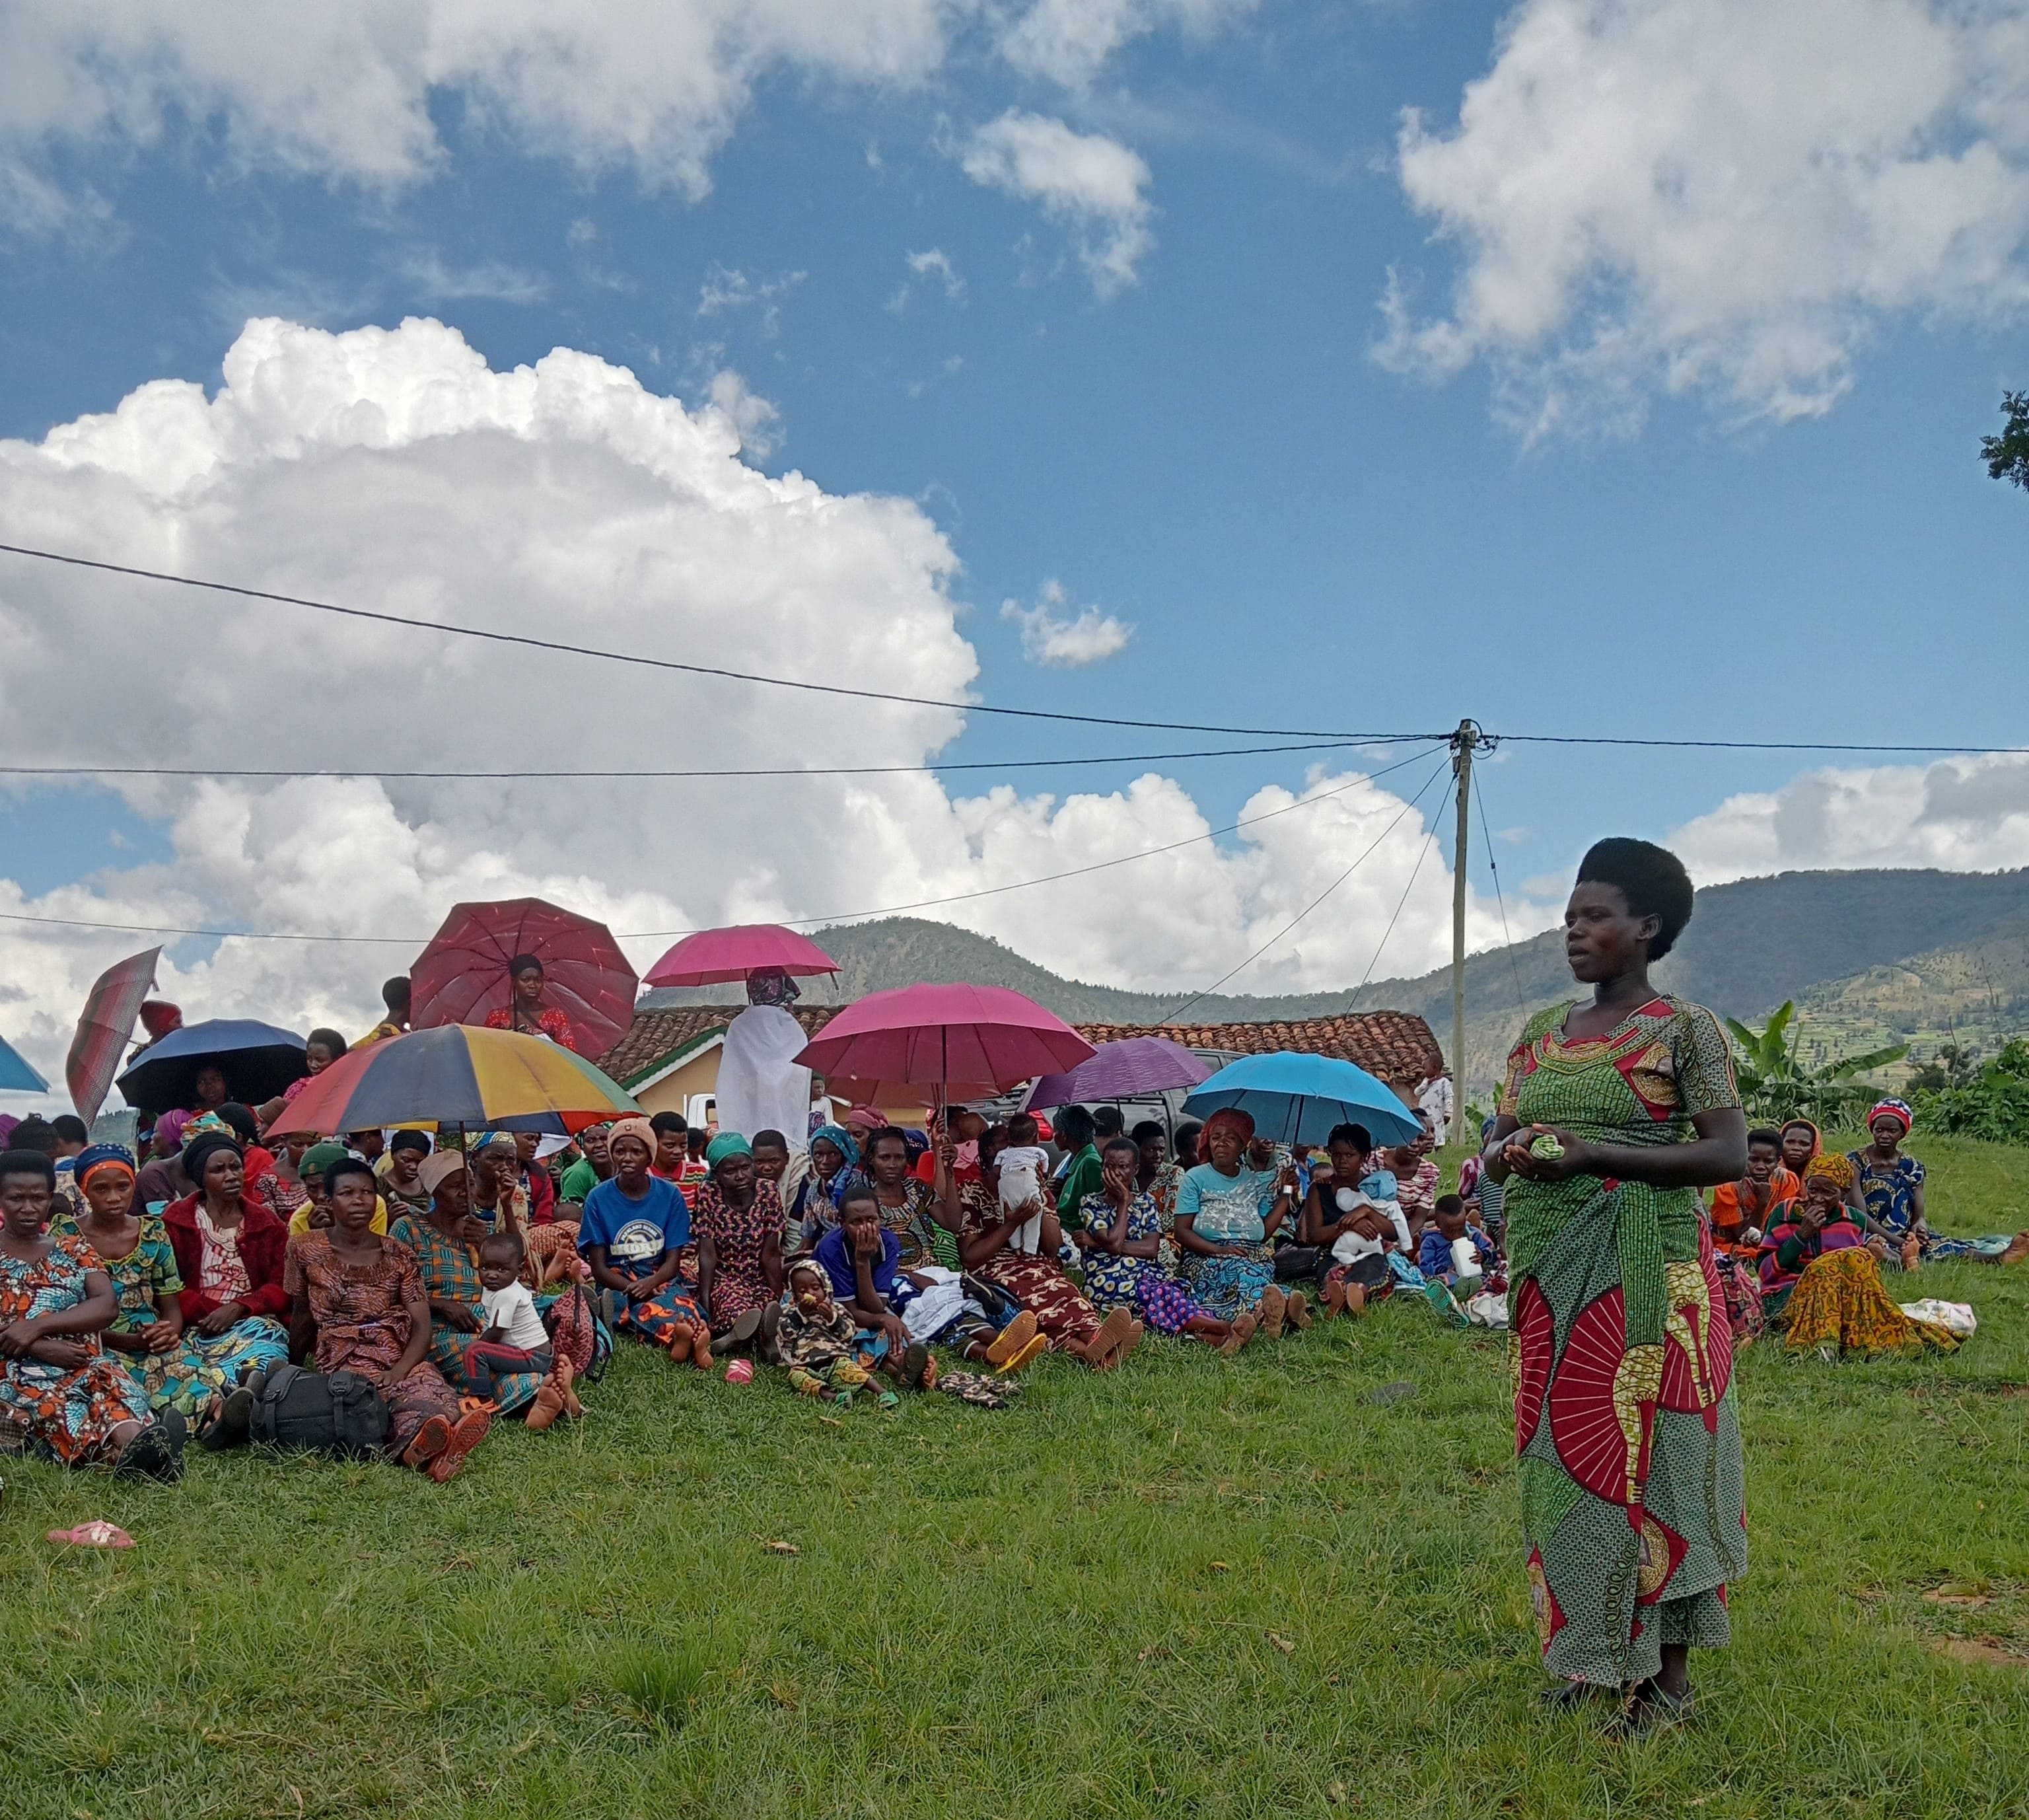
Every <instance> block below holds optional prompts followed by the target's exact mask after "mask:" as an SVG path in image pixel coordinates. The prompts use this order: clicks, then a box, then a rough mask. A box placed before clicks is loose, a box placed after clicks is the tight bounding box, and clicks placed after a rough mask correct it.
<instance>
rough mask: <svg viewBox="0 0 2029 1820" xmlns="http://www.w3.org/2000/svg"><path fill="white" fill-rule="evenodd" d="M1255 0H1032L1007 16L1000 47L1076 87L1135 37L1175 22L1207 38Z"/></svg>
mask: <svg viewBox="0 0 2029 1820" xmlns="http://www.w3.org/2000/svg"><path fill="white" fill-rule="evenodd" d="M1259 4H1260V0H1034V4H1033V5H1032V6H1029V8H1028V9H1026V11H1024V12H1022V13H1018V14H1017V15H1016V16H1015V17H1013V18H1011V19H1010V20H1008V21H1007V24H1006V26H1005V28H1003V31H1002V32H1001V35H1000V49H1001V53H1002V54H1003V56H1005V57H1006V58H1007V61H1009V62H1010V63H1011V64H1013V65H1014V67H1015V68H1016V69H1020V70H1022V71H1025V72H1027V73H1028V74H1029V75H1031V76H1047V77H1048V79H1049V80H1052V81H1053V82H1057V83H1061V84H1063V85H1064V86H1065V87H1069V88H1081V87H1084V86H1085V84H1088V83H1089V82H1090V81H1091V80H1092V78H1093V77H1094V76H1096V75H1097V74H1098V73H1099V72H1100V69H1101V68H1102V67H1103V66H1104V64H1105V63H1106V61H1107V58H1110V57H1111V56H1112V55H1113V54H1114V53H1115V51H1116V50H1119V49H1120V47H1121V46H1122V45H1124V44H1126V43H1129V42H1131V41H1132V40H1133V39H1137V38H1141V37H1145V36H1146V35H1148V33H1150V32H1154V31H1155V30H1157V29H1158V28H1160V27H1162V26H1164V25H1167V24H1174V25H1177V26H1178V27H1180V28H1181V29H1182V30H1183V31H1184V32H1185V33H1186V34H1187V35H1191V36H1193V37H1197V38H1207V37H1210V36H1211V34H1212V33H1214V32H1216V31H1218V30H1219V28H1221V27H1222V26H1223V25H1225V24H1226V23H1227V22H1228V21H1229V20H1233V19H1235V18H1237V17H1240V16H1241V14H1243V13H1252V11H1253V10H1254V9H1256V7H1257V6H1259Z"/></svg>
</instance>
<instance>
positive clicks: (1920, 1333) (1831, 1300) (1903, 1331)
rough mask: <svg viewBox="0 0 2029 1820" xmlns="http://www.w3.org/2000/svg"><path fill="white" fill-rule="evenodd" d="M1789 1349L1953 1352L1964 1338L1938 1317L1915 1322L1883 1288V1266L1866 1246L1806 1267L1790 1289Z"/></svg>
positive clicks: (1830, 1254)
mask: <svg viewBox="0 0 2029 1820" xmlns="http://www.w3.org/2000/svg"><path fill="white" fill-rule="evenodd" d="M1787 1314H1788V1319H1789V1324H1790V1338H1789V1347H1790V1351H1792V1352H1808V1351H1809V1350H1811V1349H1812V1347H1813V1346H1834V1347H1836V1348H1838V1350H1842V1351H1850V1352H1868V1353H1873V1352H1921V1351H1922V1350H1923V1348H1924V1347H1925V1346H1935V1347H1937V1348H1938V1350H1939V1351H1940V1352H1950V1351H1952V1350H1953V1349H1954V1348H1955V1347H1956V1346H1957V1345H1958V1339H1957V1335H1954V1334H1953V1332H1951V1330H1950V1329H1949V1328H1942V1327H1939V1326H1938V1324H1936V1323H1935V1322H1934V1321H1928V1320H1911V1319H1910V1318H1909V1317H1908V1315H1906V1314H1905V1313H1903V1312H1902V1310H1901V1309H1900V1308H1898V1307H1897V1306H1896V1304H1895V1302H1894V1298H1893V1297H1891V1296H1890V1294H1889V1293H1888V1291H1887V1290H1886V1288H1884V1287H1882V1281H1881V1266H1880V1265H1879V1264H1878V1263H1877V1262H1876V1261H1875V1256H1874V1254H1873V1253H1872V1252H1871V1251H1869V1250H1868V1249H1867V1248H1866V1247H1865V1246H1860V1245H1855V1246H1849V1247H1848V1248H1847V1249H1846V1250H1843V1251H1827V1252H1826V1253H1825V1254H1823V1256H1822V1257H1817V1258H1814V1259H1813V1260H1812V1261H1811V1262H1810V1263H1809V1264H1808V1265H1805V1267H1804V1274H1803V1276H1801V1278H1800V1279H1798V1280H1797V1287H1795V1288H1794V1289H1793V1291H1790V1305H1789V1308H1788V1310H1787Z"/></svg>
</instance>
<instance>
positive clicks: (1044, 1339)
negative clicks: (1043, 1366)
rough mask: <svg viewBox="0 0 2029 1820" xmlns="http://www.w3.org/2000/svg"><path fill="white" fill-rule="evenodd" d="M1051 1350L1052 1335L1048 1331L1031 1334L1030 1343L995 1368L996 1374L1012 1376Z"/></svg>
mask: <svg viewBox="0 0 2029 1820" xmlns="http://www.w3.org/2000/svg"><path fill="white" fill-rule="evenodd" d="M1048 1350H1050V1336H1049V1335H1048V1334H1046V1333H1033V1334H1031V1335H1029V1343H1028V1344H1027V1345H1026V1346H1023V1347H1022V1350H1020V1351H1019V1352H1018V1353H1016V1354H1014V1356H1013V1357H1012V1358H1009V1359H1007V1361H1005V1362H1003V1363H1002V1364H1000V1365H996V1366H995V1367H994V1368H993V1369H994V1374H995V1375H996V1376H998V1377H1003V1378H1007V1377H1012V1376H1014V1374H1015V1372H1018V1371H1025V1370H1026V1369H1028V1367H1029V1365H1033V1363H1034V1362H1035V1361H1036V1360H1037V1359H1038V1358H1040V1357H1041V1356H1042V1355H1043V1354H1044V1353H1046V1352H1048Z"/></svg>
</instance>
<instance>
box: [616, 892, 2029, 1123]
mask: <svg viewBox="0 0 2029 1820" xmlns="http://www.w3.org/2000/svg"><path fill="white" fill-rule="evenodd" d="M822 941H823V943H824V945H825V948H826V949H827V950H828V951H829V953H831V954H832V955H833V956H835V957H836V960H838V961H839V963H840V975H839V977H838V979H837V980H836V982H835V983H834V982H828V981H824V980H816V981H812V982H809V985H808V987H807V992H806V997H807V999H808V1000H810V1001H811V1002H814V1003H818V1004H822V1003H825V1002H827V1001H831V1002H837V1001H844V1000H848V999H853V998H858V997H861V996H862V995H863V994H866V993H869V992H876V991H881V990H885V989H887V988H889V987H892V986H907V985H911V984H913V983H914V982H918V981H921V980H932V981H944V980H970V981H972V982H976V983H977V984H980V985H986V986H1013V987H1014V988H1015V989H1016V990H1018V991H1021V992H1025V993H1026V994H1028V995H1029V997H1032V998H1033V999H1035V1000H1036V1001H1037V1002H1038V1003H1040V1004H1042V1005H1048V1007H1049V1008H1051V1009H1052V1011H1054V1012H1056V1013H1057V1014H1058V1015H1059V1016H1061V1017H1065V1018H1068V1019H1070V1020H1071V1021H1073V1022H1074V1023H1158V1022H1161V1021H1163V1020H1164V1019H1165V1018H1167V1016H1170V1015H1172V1014H1173V1013H1174V1012H1175V1010H1176V1008H1177V1007H1178V1005H1180V1004H1181V1003H1182V1002H1183V1001H1184V1000H1185V998H1186V997H1188V996H1189V990H1190V988H1189V985H1188V984H1184V985H1181V986H1179V987H1178V989H1177V990H1174V991H1173V992H1167V993H1147V992H1128V991H1123V990H1121V989H1119V988H1118V987H1115V986H1100V985H1094V984H1092V983H1089V982H1086V981H1083V980H1074V979H1063V978H1062V977H1061V976H1060V975H1056V974H1054V973H1052V972H1051V971H1048V968H1043V967H1039V966H1038V965H1037V964H1036V963H1035V962H1033V961H1032V960H1027V959H1026V958H1025V957H1024V956H1022V955H1019V954H1017V953H1015V952H1014V950H1013V949H1011V948H1008V947H1006V946H1004V945H1003V944H1002V943H1000V942H996V941H994V940H992V938H990V937H988V936H984V935H977V934H974V933H973V932H972V931H971V930H966V929H959V928H955V927H952V926H951V924H949V923H932V922H927V921H925V920H924V919H922V918H920V917H912V916H896V917H885V918H883V919H881V920H879V921H877V922H871V923H851V924H844V925H840V926H839V927H834V928H830V929H826V930H824V931H822ZM1659 979H1660V981H1661V982H1662V983H1663V984H1664V985H1665V986H1667V989H1668V990H1671V991H1673V992H1678V993H1681V994H1683V995H1684V996H1685V997H1687V998H1691V999H1695V1000H1696V1001H1698V1002H1699V1003H1700V1004H1702V1005H1710V1006H1712V1008H1713V1009H1714V1010H1716V1011H1718V1012H1721V1013H1723V1014H1725V1015H1727V1016H1735V1017H1741V1018H1745V1019H1748V1020H1755V1021H1758V1020H1760V1017H1761V1016H1763V1015H1764V1013H1766V1012H1768V1011H1770V1010H1772V1009H1773V1008H1775V1006H1776V1005H1780V1004H1781V1003H1782V1001H1783V1000H1784V999H1786V998H1795V999H1797V1001H1799V1003H1800V1005H1801V1006H1802V1007H1803V1009H1804V1012H1805V1024H1804V1030H1805V1038H1804V1040H1805V1046H1806V1049H1807V1050H1808V1049H1812V1048H1814V1047H1815V1048H1816V1049H1820V1050H1837V1051H1845V1050H1847V1049H1855V1048H1872V1047H1875V1046H1878V1045H1879V1044H1882V1043H1886V1042H1912V1043H1913V1044H1914V1046H1915V1059H1916V1060H1922V1059H1923V1058H1924V1057H1926V1056H1927V1055H1929V1054H1930V1053H1933V1052H1934V1049H1935V1048H1936V1046H1937V1045H1938V1043H1939V1042H1944V1041H1946V1040H1949V1039H1951V1038H1957V1040H1959V1041H1960V1042H1971V1043H1972V1044H1974V1045H1975V1046H1979V1047H1981V1048H1983V1049H1992V1048H1995V1047H1997V1046H1998V1045H1999V1043H2000V1042H2001V1040H2004V1039H2005V1038H2006V1037H2007V1036H2009V1035H2012V1034H2017V1033H2019V1032H2020V1031H2022V1030H2023V1029H2024V1028H2025V1027H2029V871H2013V872H1998V873H1965V872H1936V871H1851V872H1786V873H1783V874H1782V875H1779V876H1778V877H1775V878H1747V879H1742V880H1740V881H1738V882H1736V883H1734V884H1730V885H1718V886H1713V887H1712V888H1711V889H1710V890H1704V891H1701V892H1700V893H1698V897H1697V912H1696V914H1695V915H1694V916H1693V918H1692V919H1691V925H1690V928H1689V929H1688V930H1686V931H1685V934H1684V938H1683V940H1682V942H1680V943H1679V944H1678V949H1677V952H1676V953H1675V954H1673V955H1671V956H1670V958H1669V959H1668V960H1667V961H1665V962H1664V964H1663V966H1662V967H1661V968H1660V970H1659ZM730 990H731V989H729V988H728V987H725V986H713V987H709V988H706V989H704V990H700V991H697V992H688V993H677V992H658V993H654V994H650V996H649V998H648V1000H647V1001H645V1002H648V1003H651V1004H680V1003H683V1002H685V1001H701V1002H707V1003H710V1002H723V1001H725V999H726V998H727V997H728V996H729V992H730ZM1570 993H1571V975H1569V974H1568V973H1567V971H1565V968H1564V961H1563V941H1562V939H1561V938H1560V935H1559V934H1558V932H1557V931H1556V930H1545V931H1544V932H1543V933H1542V934H1538V935H1534V936H1532V937H1530V938H1529V939H1527V940H1526V941H1523V942H1516V943H1515V945H1514V946H1513V947H1512V948H1504V949H1491V950H1488V951H1486V952H1484V953H1478V954H1474V955H1471V956H1468V957H1467V961H1466V1004H1467V1012H1468V1016H1467V1029H1466V1066H1465V1068H1464V1070H1463V1079H1464V1080H1465V1082H1466V1083H1467V1091H1468V1092H1469V1093H1470V1092H1473V1091H1483V1090H1484V1089H1485V1088H1486V1086H1488V1085H1489V1084H1490V1083H1491V1082H1492V1081H1493V1079H1494V1078H1495V1076H1496V1074H1497V1071H1498V1070H1499V1068H1500V1064H1501V1062H1502V1060H1503V1058H1504V1057H1505V1056H1506V1054H1507V1053H1508V1048H1509V1046H1511V1045H1512V1043H1513V1042H1514V1040H1515V1032H1516V1031H1517V1030H1518V1029H1519V1027H1520V1025H1521V1023H1522V1020H1523V1018H1524V1017H1525V1016H1526V1015H1527V1014H1528V1013H1529V1012H1530V1011H1533V1010H1534V1009H1536V1008H1538V1007H1539V1006H1541V1005H1549V1004H1552V1003H1554V1002H1555V1001H1557V1000H1558V999H1560V998H1562V997H1567V996H1568V995H1569V994H1570ZM1384 1007H1385V1008H1390V1009H1395V1010H1401V1011H1414V1012H1420V1013H1421V1014H1422V1015H1423V1016H1424V1017H1426V1019H1428V1020H1429V1021H1430V1026H1431V1027H1432V1028H1433V1029H1434V1030H1435V1031H1437V1034H1438V1037H1439V1038H1440V1040H1441V1041H1442V1042H1445V1044H1446V1045H1447V1046H1448V1045H1449V1043H1450V1041H1451V973H1450V970H1449V969H1448V968H1441V969H1439V970H1438V971H1435V972H1433V973H1427V974H1424V975H1421V976H1420V977H1419V978H1415V979H1385V980H1379V981H1376V982H1373V983H1372V984H1371V985H1369V986H1367V987H1366V988H1365V989H1364V990H1362V991H1359V992H1358V993H1357V994H1356V993H1353V992H1351V991H1349V990H1341V991H1335V992H1315V993H1299V994H1289V995H1285V996H1280V997H1260V996H1252V995H1248V994H1237V995H1235V994H1217V995H1215V996H1214V997H1209V998H1204V999H1200V1000H1199V1001H1197V1002H1196V1004H1195V1005H1193V1006H1192V1008H1191V1011H1190V1014H1189V1015H1190V1016H1191V1017H1192V1019H1193V1020H1201V1021H1203V1022H1206V1023H1253V1022H1257V1021H1261V1020H1274V1019H1282V1018H1301V1017H1318V1016H1326V1015H1329V1014H1330V1013H1332V1012H1341V1011H1347V1010H1362V1011H1365V1010H1374V1009H1379V1008H1384Z"/></svg>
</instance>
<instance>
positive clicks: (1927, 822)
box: [1670, 756, 2029, 885]
mask: <svg viewBox="0 0 2029 1820" xmlns="http://www.w3.org/2000/svg"><path fill="white" fill-rule="evenodd" d="M1670 845H1671V846H1672V847H1673V848H1675V849H1676V851H1677V852H1678V853H1679V854H1680V855H1682V858H1683V861H1684V864H1686V866H1688V867H1690V870H1691V875H1692V876H1693V878H1696V879H1697V882H1699V883H1700V884H1701V885H1716V884H1719V883H1721V882H1723V881H1724V880H1726V879H1728V878H1756V877H1760V876H1762V875H1765V874H1767V873H1771V872H1784V871H1795V870H1801V869H1806V868H1810V867H1863V866H1934V867H1938V868H1939V869H1940V870H1941V871H1950V872H1986V871H1998V870H2001V869H2002V868H2004V867H2016V866H2029V759H2022V758H2018V757H2010V756H1996V757H1990V758H1949V759H1942V760H1938V761H1937V762H1936V763H1931V764H1923V765H1880V766H1874V767H1857V768H1835V769H1834V768H1827V769H1825V770H1821V771H1809V772H1807V773H1805V774H1804V775H1803V776H1801V777H1797V778H1792V779H1791V780H1790V782H1788V783H1787V784H1786V785H1784V786H1782V789H1779V790H1768V791H1753V792H1748V793H1743V794H1742V795H1739V796H1735V797H1728V798H1727V800H1725V801H1724V802H1723V803H1722V804H1719V807H1718V808H1716V809H1714V810H1712V812H1710V813H1709V814H1707V815H1700V816H1698V817H1697V819H1695V820H1693V821H1690V822H1688V823H1686V824H1685V825H1684V826H1682V827H1681V828H1679V829H1678V830H1677V831H1676V832H1675V834H1672V835H1671V837H1670Z"/></svg>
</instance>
